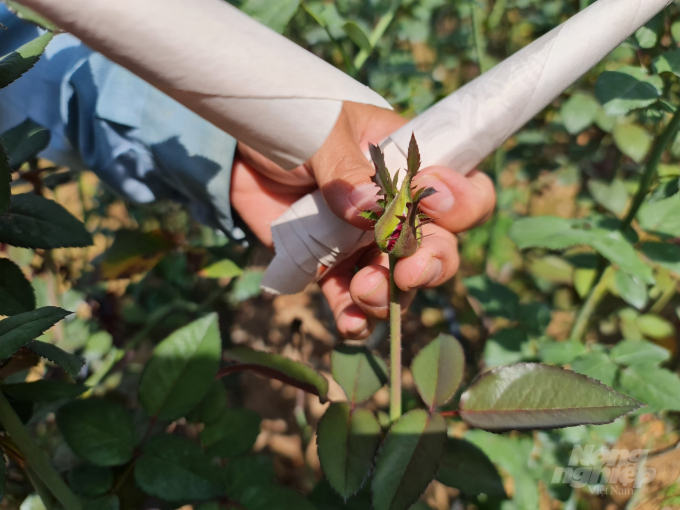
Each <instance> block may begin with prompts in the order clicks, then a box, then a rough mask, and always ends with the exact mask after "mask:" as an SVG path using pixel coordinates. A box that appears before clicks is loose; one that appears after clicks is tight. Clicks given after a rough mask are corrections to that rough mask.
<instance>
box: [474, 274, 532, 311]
mask: <svg viewBox="0 0 680 510" xmlns="http://www.w3.org/2000/svg"><path fill="white" fill-rule="evenodd" d="M465 286H466V287H467V289H468V293H469V294H470V296H471V297H473V298H475V299H476V300H477V301H479V303H480V304H481V305H482V308H483V309H484V312H485V313H487V314H489V315H491V316H492V317H506V318H508V319H511V320H515V319H516V318H517V314H518V309H519V297H517V294H515V293H514V292H513V291H512V290H510V289H509V288H507V287H506V286H505V285H502V284H500V283H497V282H494V281H492V280H490V279H489V278H487V277H485V276H474V277H472V278H467V279H466V280H465Z"/></svg>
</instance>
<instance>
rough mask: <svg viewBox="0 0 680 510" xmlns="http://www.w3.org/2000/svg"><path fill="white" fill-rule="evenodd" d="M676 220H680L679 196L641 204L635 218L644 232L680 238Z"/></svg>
mask: <svg viewBox="0 0 680 510" xmlns="http://www.w3.org/2000/svg"><path fill="white" fill-rule="evenodd" d="M678 218H680V194H676V195H674V196H672V197H670V198H667V199H665V200H659V201H658V202H648V203H645V204H643V205H642V207H641V208H640V212H639V213H638V216H637V220H638V221H639V222H640V226H641V227H642V228H643V229H644V230H646V231H648V232H655V233H658V234H664V235H668V236H670V237H680V222H678Z"/></svg>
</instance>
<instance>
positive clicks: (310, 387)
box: [220, 347, 328, 400]
mask: <svg viewBox="0 0 680 510" xmlns="http://www.w3.org/2000/svg"><path fill="white" fill-rule="evenodd" d="M224 357H225V358H226V359H230V360H233V361H238V362H239V364H237V365H232V366H230V367H226V368H224V369H222V371H221V372H220V373H221V374H223V375H225V374H228V373H233V372H240V371H244V370H248V371H252V372H255V373H257V374H260V375H262V376H264V377H268V378H270V379H276V380H279V381H282V382H284V383H286V384H290V385H291V386H295V387H297V388H301V389H304V390H305V391H306V392H308V393H312V394H314V395H318V396H319V398H320V399H321V400H325V399H326V395H327V394H328V380H327V379H326V378H325V377H324V376H323V375H321V374H320V373H319V372H317V371H316V370H314V369H313V368H312V367H310V366H309V365H307V364H306V363H301V362H299V361H293V360H292V359H288V358H285V357H284V356H280V355H278V354H272V353H269V352H262V351H255V350H252V349H247V348H245V347H234V348H232V349H229V350H227V351H224Z"/></svg>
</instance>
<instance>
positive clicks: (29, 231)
mask: <svg viewBox="0 0 680 510" xmlns="http://www.w3.org/2000/svg"><path fill="white" fill-rule="evenodd" d="M0 242H3V243H7V244H11V245H12V246H19V247H21V248H42V249H46V250H48V249H51V248H76V247H83V246H90V245H91V244H92V236H91V235H90V234H89V232H88V231H87V230H85V226H84V225H83V224H82V223H81V222H80V221H79V220H77V219H76V218H74V217H73V216H71V213H69V212H68V211H67V210H66V209H64V208H63V207H62V206H60V205H59V204H57V203H56V202H54V201H53V200H48V199H46V198H44V197H41V196H38V195H33V194H32V193H23V194H21V195H14V196H13V197H12V207H11V209H10V214H9V215H8V216H0Z"/></svg>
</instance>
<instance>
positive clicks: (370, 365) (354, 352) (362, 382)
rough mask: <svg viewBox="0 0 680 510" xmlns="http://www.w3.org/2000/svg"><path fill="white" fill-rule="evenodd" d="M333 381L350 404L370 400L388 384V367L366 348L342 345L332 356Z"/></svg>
mask: <svg viewBox="0 0 680 510" xmlns="http://www.w3.org/2000/svg"><path fill="white" fill-rule="evenodd" d="M331 368H332V373H333V379H335V380H336V381H337V383H338V384H339V385H340V386H342V389H343V390H344V391H345V395H347V398H348V399H349V401H350V402H352V403H355V404H358V403H361V402H363V401H364V400H366V399H368V398H370V397H371V396H373V394H375V392H376V391H378V390H379V389H380V388H382V387H383V386H384V385H385V384H386V383H387V365H385V362H384V361H383V360H382V359H381V358H379V357H378V356H377V355H375V354H374V353H372V352H371V351H369V350H368V349H367V348H365V347H355V346H349V345H341V346H339V347H336V348H335V349H334V350H333V353H332V354H331Z"/></svg>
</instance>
